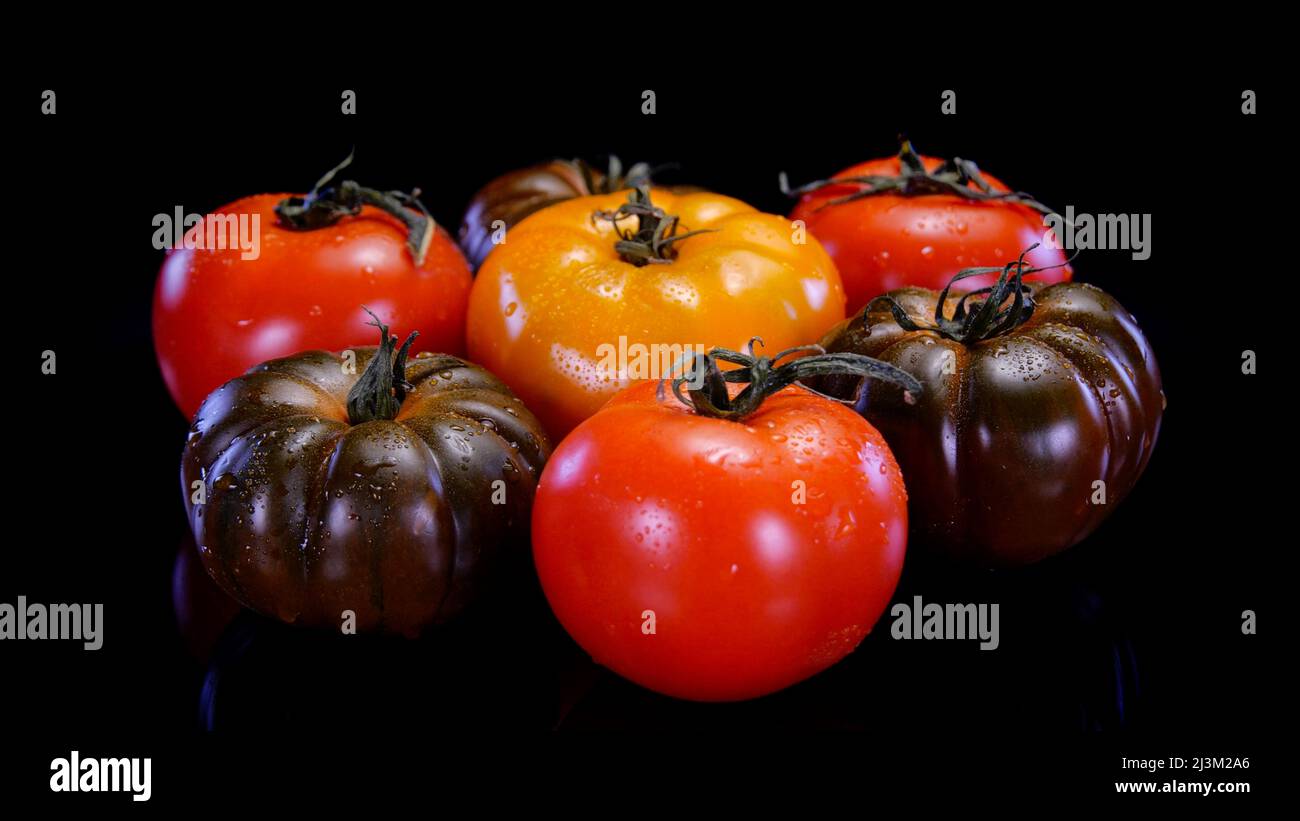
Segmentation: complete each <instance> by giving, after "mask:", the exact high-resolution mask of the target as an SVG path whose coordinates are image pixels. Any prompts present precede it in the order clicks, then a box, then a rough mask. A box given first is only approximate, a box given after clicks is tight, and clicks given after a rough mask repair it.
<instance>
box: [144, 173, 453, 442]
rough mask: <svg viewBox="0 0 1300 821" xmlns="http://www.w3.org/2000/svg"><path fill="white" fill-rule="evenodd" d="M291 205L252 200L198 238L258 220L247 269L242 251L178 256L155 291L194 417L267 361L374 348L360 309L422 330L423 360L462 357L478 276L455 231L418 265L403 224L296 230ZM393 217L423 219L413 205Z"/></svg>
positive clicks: (362, 215) (343, 222) (219, 213)
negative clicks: (282, 212)
mask: <svg viewBox="0 0 1300 821" xmlns="http://www.w3.org/2000/svg"><path fill="white" fill-rule="evenodd" d="M326 181H328V177H327V180H326ZM344 185H347V183H344ZM313 193H315V192H313ZM321 193H329V192H328V191H322V192H321ZM286 196H287V195H283V194H261V195H257V196H252V197H245V198H244V199H241V200H237V201H236V202H233V203H230V204H229V205H225V206H223V207H221V208H218V209H217V210H216V211H214V212H213V213H212V214H209V215H207V216H206V217H204V219H203V221H202V222H201V223H200V224H199V225H198V226H197V227H195V228H193V229H191V231H190V232H189V233H190V234H191V235H193V236H196V237H206V236H207V231H208V225H209V224H210V223H212V224H219V223H216V219H217V218H218V217H220V218H228V217H236V216H238V215H247V217H248V220H249V224H250V225H251V224H252V222H251V221H252V219H253V218H254V217H256V218H257V220H258V221H259V224H260V229H261V230H260V243H259V245H260V248H259V249H258V250H259V252H260V253H259V255H258V256H257V258H255V259H243V258H242V254H243V252H242V250H241V249H240V248H239V247H225V248H215V247H214V248H203V249H199V248H175V249H173V250H171V251H169V252H168V254H167V257H166V259H165V260H164V262H163V265H162V270H161V272H160V273H159V275H158V283H157V287H156V288H155V291H154V303H153V336H154V347H155V349H156V352H157V356H158V364H159V366H160V367H161V368H162V374H163V379H164V381H165V382H166V383H167V388H168V390H169V391H170V392H171V395H172V398H173V399H174V400H175V401H176V404H177V406H179V407H180V409H181V411H182V412H183V413H184V414H185V415H186V416H187V417H189V418H193V416H194V412H195V411H196V410H198V407H199V404H200V403H201V402H202V401H203V399H204V397H206V396H207V395H208V394H209V393H211V392H212V391H213V390H215V389H216V388H217V387H218V386H220V385H221V384H222V383H223V382H225V381H226V380H227V379H232V378H234V377H236V376H239V375H240V374H241V373H243V372H244V371H246V370H248V369H249V368H250V367H252V366H253V365H256V364H257V363H259V362H264V361H266V360H269V359H275V358H277V357H281V356H288V355H290V354H293V353H297V352H298V351H302V350H309V349H313V348H316V349H324V350H343V349H346V348H348V347H351V346H352V345H354V344H357V343H359V342H363V341H365V336H364V326H363V325H362V324H361V323H359V322H358V321H357V317H358V310H359V308H360V306H361V305H366V306H369V307H370V308H371V309H372V310H375V311H377V312H379V313H381V314H382V315H384V316H385V317H387V318H389V319H390V320H391V321H393V322H395V323H399V324H401V325H402V326H404V327H418V328H420V329H421V330H422V332H423V334H424V335H423V336H422V337H421V338H420V347H421V348H422V349H425V350H433V351H437V352H441V353H449V354H453V355H455V354H463V353H464V333H465V308H466V304H467V303H468V300H469V288H470V283H471V277H470V271H469V268H468V266H467V265H466V263H465V260H464V258H463V257H462V256H461V254H460V251H459V250H458V249H457V248H456V244H455V242H453V241H452V239H451V237H450V236H448V235H447V233H446V232H445V231H442V230H441V229H437V228H435V229H434V230H433V231H431V232H429V233H428V234H427V237H426V239H427V242H426V243H425V245H426V247H425V248H424V249H423V255H424V256H423V261H422V262H419V263H417V262H416V261H415V258H414V255H415V254H417V253H419V252H420V250H421V249H419V248H418V247H417V248H415V249H413V248H412V247H410V244H409V243H408V240H409V239H410V236H408V235H409V234H410V233H411V232H410V229H408V226H407V225H406V224H404V222H403V220H402V219H399V218H398V217H397V216H394V215H393V214H391V213H387V212H385V211H384V210H381V208H379V207H375V206H373V205H369V204H367V205H358V206H357V213H355V214H352V213H345V214H339V213H337V212H336V213H334V214H331V215H330V216H331V218H332V219H333V220H334V221H333V222H329V221H328V220H322V223H321V224H320V225H319V227H315V228H314V229H309V230H295V229H291V228H289V227H287V225H285V224H284V223H283V221H281V220H280V219H279V218H278V217H277V214H276V211H275V209H276V206H277V204H279V203H281V202H282V201H284V200H285V198H286ZM394 210H395V211H397V213H398V214H400V215H401V216H403V217H406V218H409V219H416V218H417V217H416V212H414V211H413V210H412V209H410V208H406V207H405V206H402V210H401V211H398V210H397V207H396V206H394ZM402 211H406V212H407V213H402ZM196 232H197V233H196ZM226 245H227V246H230V245H231V243H226ZM359 332H360V334H361V335H359Z"/></svg>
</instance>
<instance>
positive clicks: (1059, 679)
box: [200, 562, 1140, 734]
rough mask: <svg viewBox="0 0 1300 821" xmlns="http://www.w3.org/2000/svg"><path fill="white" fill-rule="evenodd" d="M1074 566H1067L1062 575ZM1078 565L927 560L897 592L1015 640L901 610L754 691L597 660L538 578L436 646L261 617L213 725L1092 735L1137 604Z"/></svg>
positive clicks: (215, 677) (1118, 697)
mask: <svg viewBox="0 0 1300 821" xmlns="http://www.w3.org/2000/svg"><path fill="white" fill-rule="evenodd" d="M1062 567H1066V568H1067V570H1066V572H1062ZM1078 575H1079V574H1077V573H1074V572H1070V571H1069V570H1068V565H1063V564H1062V563H1060V562H1055V563H1053V562H1049V563H1047V566H1043V567H1039V568H1030V569H1028V570H1025V571H1016V572H1012V573H988V574H976V575H970V574H965V575H944V573H943V572H940V571H936V570H935V569H933V568H924V567H919V566H918V564H917V563H916V562H912V563H911V565H910V566H909V569H908V572H907V573H906V574H905V575H904V579H903V582H902V584H901V585H900V587H899V590H898V591H897V593H896V594H895V596H894V601H895V602H898V601H908V602H910V601H911V598H912V596H914V595H921V596H922V598H923V600H924V601H925V602H927V603H928V602H935V603H948V602H963V603H964V602H975V603H978V602H985V603H993V602H997V603H999V604H1000V619H999V622H1000V624H999V628H1000V630H999V632H1000V637H999V638H1000V643H999V646H998V648H997V649H996V650H988V651H983V650H980V649H979V646H978V645H979V642H978V641H939V640H912V641H902V640H895V639H892V638H891V637H890V630H889V627H890V623H891V619H890V616H889V614H888V611H886V615H885V616H884V617H883V618H882V619H881V621H880V622H879V623H878V624H877V625H876V627H875V629H874V630H873V631H872V633H871V635H870V636H868V637H867V639H866V640H865V641H864V642H863V643H862V645H861V646H860V647H859V648H858V649H857V651H856V652H854V653H853V654H852V655H850V656H849V657H848V658H846V659H845V660H844V661H843V662H841V663H840V664H838V665H836V666H835V667H833V668H831V669H830V670H828V671H826V672H825V673H823V674H821V675H819V676H816V677H815V678H813V679H811V680H809V681H807V682H804V683H802V684H800V685H797V686H795V687H792V688H790V689H788V690H786V691H784V692H781V693H777V694H775V695H772V696H768V697H766V698H762V699H757V700H754V701H749V702H743V703H736V704H696V703H691V702H686V701H681V700H677V699H672V698H667V697H664V696H660V695H657V694H655V693H651V692H649V691H647V690H644V689H642V688H640V687H638V686H636V685H634V684H631V683H629V682H627V681H624V680H623V679H621V678H619V677H618V676H616V675H614V674H613V673H610V672H609V671H607V670H603V669H601V668H599V667H597V666H596V665H595V664H593V663H592V662H591V661H590V660H589V659H588V658H587V657H586V656H585V654H583V653H582V652H581V650H579V649H578V648H577V647H576V646H575V645H574V644H573V643H572V641H570V640H569V639H568V637H567V636H566V635H564V633H563V631H562V630H561V629H560V628H559V625H558V624H557V623H556V622H555V620H554V618H553V617H552V616H551V615H550V612H549V609H548V608H547V607H546V603H545V601H544V599H543V598H542V596H541V594H540V591H538V590H537V589H536V588H535V586H534V585H535V582H532V581H531V580H529V582H528V583H527V584H519V585H516V586H515V587H514V588H512V589H511V590H510V591H506V592H503V594H502V595H500V596H498V597H497V598H496V599H495V600H494V601H492V602H483V603H482V604H483V606H481V607H478V608H475V609H474V610H473V611H471V612H470V613H467V614H466V615H465V618H463V619H461V620H457V621H456V622H453V623H451V624H448V625H444V626H442V627H440V628H436V629H434V630H433V631H431V632H430V633H429V634H427V635H426V636H425V637H424V638H423V639H421V640H419V641H408V640H405V639H401V638H398V637H383V636H342V635H334V634H330V633H322V632H314V631H306V630H301V629H295V628H291V627H287V626H285V625H281V624H279V623H277V622H274V621H271V620H268V619H265V618H262V617H260V616H256V615H254V614H252V613H244V614H242V615H241V616H239V617H238V618H237V619H236V620H235V621H234V623H233V624H232V625H231V626H230V628H229V629H228V630H227V631H226V633H225V635H224V636H223V637H222V639H221V641H220V643H219V645H218V647H217V650H216V654H215V656H214V659H213V661H212V664H211V665H210V667H209V669H208V673H207V676H206V680H205V681H204V685H203V690H202V695H201V699H200V702H201V709H200V718H201V722H202V725H203V726H204V727H206V728H208V729H230V728H241V727H247V728H256V729H263V730H264V729H267V728H283V727H289V728H292V727H312V728H317V729H319V728H320V727H322V726H329V727H342V728H346V727H349V726H351V727H356V728H362V727H367V728H374V727H376V726H379V727H383V726H393V727H404V726H423V725H428V726H430V727H439V728H447V727H461V728H466V729H468V728H498V729H520V730H545V729H549V728H559V729H564V730H582V729H631V730H656V729H672V728H680V729H689V728H701V729H724V730H725V729H736V730H740V729H763V728H792V729H794V728H807V729H844V730H863V731H870V732H873V733H885V734H893V733H906V732H915V731H917V730H920V731H929V732H935V733H938V734H944V733H953V732H957V733H965V732H994V731H1015V730H1021V731H1025V730H1028V731H1046V732H1049V733H1050V732H1078V731H1098V730H1115V729H1118V728H1121V727H1125V726H1130V725H1131V724H1132V723H1133V721H1134V717H1135V713H1136V712H1137V711H1139V709H1140V705H1139V699H1138V696H1139V691H1138V684H1139V678H1138V663H1137V656H1136V653H1135V651H1134V645H1133V642H1132V641H1131V640H1130V637H1129V636H1128V635H1127V634H1126V632H1125V631H1124V630H1123V629H1121V627H1120V625H1121V624H1122V623H1123V615H1122V613H1121V612H1119V607H1118V606H1117V605H1115V604H1108V602H1107V601H1106V600H1105V599H1104V598H1103V596H1102V595H1101V594H1100V593H1099V592H1098V590H1097V588H1096V587H1095V586H1092V585H1089V584H1086V583H1084V582H1081V581H1080V580H1079V579H1078V578H1077V577H1078Z"/></svg>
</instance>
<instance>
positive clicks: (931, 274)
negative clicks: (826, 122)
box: [790, 142, 1071, 314]
mask: <svg viewBox="0 0 1300 821" xmlns="http://www.w3.org/2000/svg"><path fill="white" fill-rule="evenodd" d="M925 172H928V174H927V173H925ZM798 191H799V192H800V193H801V194H802V196H801V197H800V200H799V203H798V205H796V206H795V208H794V211H792V212H791V214H790V217H791V219H796V220H803V221H804V223H805V224H806V225H807V226H808V230H809V231H810V232H812V233H813V235H815V236H816V237H817V238H818V239H819V240H821V242H822V245H824V246H825V247H826V250H827V252H828V253H830V255H831V257H832V258H833V259H834V260H835V265H836V266H837V267H838V268H839V272H840V277H841V278H842V279H843V281H844V291H845V293H846V294H847V295H848V308H847V310H848V312H849V313H850V314H853V313H856V312H857V311H859V310H861V309H862V306H864V305H866V304H867V302H868V301H869V300H871V299H872V298H873V297H876V296H879V295H880V294H883V293H884V292H886V291H891V290H894V289H895V288H902V287H904V286H906V285H916V286H919V287H922V288H934V289H939V288H942V287H943V286H944V285H946V284H947V283H948V281H949V279H951V278H952V276H953V274H955V273H957V272H958V271H959V270H962V269H964V268H974V267H978V266H1001V265H1002V264H1003V263H1004V262H1006V260H1007V259H1009V258H1010V257H1012V256H1015V255H1016V254H1018V253H1020V251H1021V249H1023V248H1028V247H1029V246H1031V245H1034V244H1036V243H1039V242H1040V241H1041V240H1042V238H1043V235H1044V234H1045V233H1046V232H1047V227H1046V226H1045V225H1044V224H1043V216H1044V214H1045V213H1046V212H1047V211H1048V209H1047V208H1046V207H1045V206H1042V205H1041V204H1040V203H1038V202H1036V201H1035V200H1033V199H1032V198H1030V197H1029V196H1028V195H1025V194H1013V192H1011V190H1010V189H1009V188H1007V186H1006V185H1004V184H1003V183H1002V182H1001V181H1000V180H998V179H997V178H996V177H994V176H992V175H989V174H984V173H983V172H981V171H979V169H978V167H976V166H975V164H974V163H971V162H968V161H966V160H961V159H954V160H952V161H944V160H941V159H938V158H936V157H928V156H919V155H917V154H916V153H915V152H914V151H913V150H912V146H911V144H910V143H907V142H904V143H903V148H902V150H901V151H900V152H899V154H898V156H894V157H888V158H884V159H877V160H871V161H869V162H864V163H861V164H859V165H854V166H851V167H849V168H846V169H844V170H843V171H841V172H840V173H838V174H836V175H835V177H834V178H833V179H832V180H830V181H827V182H819V183H812V184H810V185H807V186H803V187H802V188H801V189H798ZM870 191H877V192H879V193H868V192H870ZM946 192H947V193H946ZM952 192H960V193H952ZM1008 195H1010V196H1008ZM844 198H849V199H847V200H845V201H842V202H839V200H841V199H844ZM1065 261H1066V260H1065V255H1064V253H1063V252H1062V251H1061V250H1059V249H1057V248H1053V247H1049V246H1047V245H1043V246H1040V247H1039V248H1038V249H1036V250H1035V252H1034V253H1033V254H1032V255H1031V256H1030V257H1029V263H1030V265H1032V266H1033V267H1035V268H1041V269H1045V270H1044V272H1043V274H1042V275H1041V277H1040V279H1041V281H1043V282H1062V281H1066V280H1069V279H1070V273H1071V272H1070V268H1069V267H1068V266H1064V267H1053V266H1061V265H1062V264H1063V263H1064V262H1065ZM1049 268H1050V270H1046V269H1049ZM993 279H994V277H983V278H975V279H970V280H966V281H963V282H962V283H961V285H960V290H974V289H977V288H986V287H988V286H990V285H992V284H993Z"/></svg>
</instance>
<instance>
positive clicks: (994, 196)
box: [779, 137, 1054, 214]
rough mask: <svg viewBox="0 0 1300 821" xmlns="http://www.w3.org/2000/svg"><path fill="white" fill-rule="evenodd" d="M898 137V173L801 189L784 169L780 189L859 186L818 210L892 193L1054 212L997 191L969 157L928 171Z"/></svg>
mask: <svg viewBox="0 0 1300 821" xmlns="http://www.w3.org/2000/svg"><path fill="white" fill-rule="evenodd" d="M899 140H900V141H901V146H900V147H899V150H898V166H899V173H898V174H897V175H896V176H890V175H888V174H866V175H863V176H858V177H837V178H835V179H829V180H816V181H814V182H810V183H808V184H806V185H801V186H799V187H798V188H791V187H790V181H789V179H788V178H787V177H786V174H785V172H784V171H782V172H781V174H780V177H779V180H780V185H781V192H782V193H784V194H785V195H786V196H788V197H801V196H803V195H804V194H810V193H812V192H813V191H818V190H820V189H822V188H826V187H829V186H836V185H841V186H850V185H856V186H859V188H858V190H857V191H854V192H853V193H851V194H846V195H844V196H842V197H835V198H834V199H830V200H827V201H826V202H824V203H822V204H821V205H819V206H818V207H817V210H819V211H820V210H821V209H822V208H826V207H828V206H832V205H843V204H844V203H846V202H853V201H854V200H860V199H863V198H864V197H876V196H881V195H883V194H892V195H894V196H899V197H922V196H927V195H930V194H952V195H955V196H958V197H962V198H963V199H968V200H973V201H976V202H990V201H993V202H1007V203H1011V204H1013V205H1023V206H1025V207H1026V208H1032V209H1033V210H1035V211H1037V212H1039V213H1040V214H1051V213H1054V212H1053V211H1052V209H1051V208H1048V207H1047V206H1046V205H1043V204H1042V203H1041V202H1039V201H1038V200H1036V199H1034V198H1033V197H1031V196H1030V195H1028V194H1026V193H1025V192H1023V191H994V190H993V186H991V185H989V183H988V181H987V180H985V179H984V176H983V174H981V173H980V169H979V166H978V165H976V164H975V163H973V162H971V161H970V160H963V159H962V158H961V157H953V158H952V159H950V160H944V161H943V162H942V163H940V164H939V166H938V167H937V168H935V169H934V170H933V171H926V170H925V163H924V161H922V159H921V155H919V154H917V153H916V150H915V149H914V148H912V143H911V141H910V140H908V139H906V138H903V137H900V138H899Z"/></svg>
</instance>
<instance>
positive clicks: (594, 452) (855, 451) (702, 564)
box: [533, 382, 907, 701]
mask: <svg viewBox="0 0 1300 821" xmlns="http://www.w3.org/2000/svg"><path fill="white" fill-rule="evenodd" d="M657 387H658V385H657V383H654V382H643V383H638V384H635V385H633V386H632V387H629V388H627V389H626V390H624V391H622V392H621V393H619V394H618V395H616V396H615V397H614V398H613V399H611V400H610V402H609V403H608V404H607V405H606V406H605V407H604V408H603V409H602V410H601V411H599V412H598V413H596V414H595V415H594V416H592V417H590V418H589V419H587V420H586V421H585V422H583V423H582V424H581V425H579V426H578V427H577V428H576V429H575V430H574V431H573V433H571V434H570V435H569V436H568V438H566V439H565V440H564V441H563V443H561V445H560V447H559V449H558V450H556V451H555V454H554V455H553V456H552V458H551V461H550V462H549V463H548V464H547V467H546V470H545V471H544V472H543V474H542V478H541V482H540V484H539V486H538V489H537V497H536V501H535V507H534V512H533V554H534V559H535V561H536V563H537V572H538V575H539V577H540V579H541V583H542V587H543V589H544V590H545V592H546V597H547V599H548V600H549V601H550V604H551V607H552V608H553V609H554V611H555V614H556V616H557V617H558V618H559V620H560V623H561V624H563V625H564V627H565V629H567V630H568V631H569V634H570V635H571V636H572V637H573V638H574V640H575V641H577V642H578V644H580V645H581V646H582V647H583V648H584V649H585V650H586V651H587V652H588V653H590V654H591V656H592V657H593V658H594V659H595V660H596V661H597V662H598V663H600V664H603V665H604V666H606V667H609V668H610V669H612V670H614V671H615V672H617V673H619V674H620V675H622V676H624V677H626V678H629V679H631V680H632V681H634V682H636V683H638V684H640V685H642V686H644V687H648V688H650V689H652V690H655V691H658V692H660V693H665V694H667V695H671V696H677V697H680V698H688V699H696V700H701V701H727V700H737V699H746V698H753V697H755V696H760V695H764V694H766V693H771V692H774V691H776V690H780V689H782V688H784V687H787V686H789V685H791V684H794V683H795V682H798V681H801V680H802V679H805V678H807V677H809V676H811V675H813V674H814V673H817V672H818V671H820V670H823V669H825V668H826V667H829V666H830V665H832V664H834V663H835V662H836V661H838V660H839V659H841V658H843V657H844V656H845V655H847V654H848V653H849V652H851V651H852V650H853V648H854V647H856V646H857V645H858V643H859V642H860V641H861V640H862V638H863V637H864V636H866V634H867V633H868V631H870V630H871V627H872V625H873V624H875V622H876V620H877V618H879V616H880V615H881V613H882V612H883V610H884V608H885V606H886V604H887V603H888V601H889V598H890V596H891V595H892V594H893V591H894V587H895V585H896V584H897V582H898V577H899V573H900V571H901V569H902V565H903V554H904V551H905V549H906V544H907V495H906V492H905V490H904V488H903V479H902V476H901V474H900V473H899V470H898V466H897V465H896V464H895V462H894V457H893V455H892V454H891V453H890V451H889V448H888V447H887V446H886V445H885V442H884V439H883V438H881V435H880V434H879V433H878V432H877V431H876V429H875V428H873V427H872V426H871V425H870V424H869V423H865V420H863V419H862V418H861V417H859V416H857V415H856V414H854V413H853V412H852V411H851V410H849V409H848V408H845V407H843V406H841V405H839V404H837V403H835V402H832V401H830V400H827V399H824V398H822V397H819V396H817V395H815V394H813V393H811V392H810V391H807V390H805V389H804V388H801V387H797V386H791V387H786V388H782V389H780V390H779V392H777V393H774V394H773V395H771V396H770V397H768V398H767V400H766V401H765V402H763V404H762V405H761V406H760V407H759V408H758V409H757V410H756V411H754V412H753V413H751V414H749V415H748V416H746V417H745V418H743V420H741V421H731V420H728V419H721V418H710V417H706V416H702V415H700V414H699V412H697V411H695V410H693V409H692V408H691V407H689V406H687V405H684V404H682V403H681V402H680V401H678V399H677V398H676V397H675V396H674V394H673V392H672V391H671V390H666V391H665V392H664V394H663V398H660V397H658V396H657V395H656V391H657ZM730 388H731V391H730V392H731V394H732V395H733V396H734V395H735V394H736V393H737V392H738V391H739V388H740V386H739V385H731V386H730ZM651 619H653V622H652V621H651ZM652 624H653V628H654V631H653V633H650V632H648V631H649V629H650V626H651V625H652Z"/></svg>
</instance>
